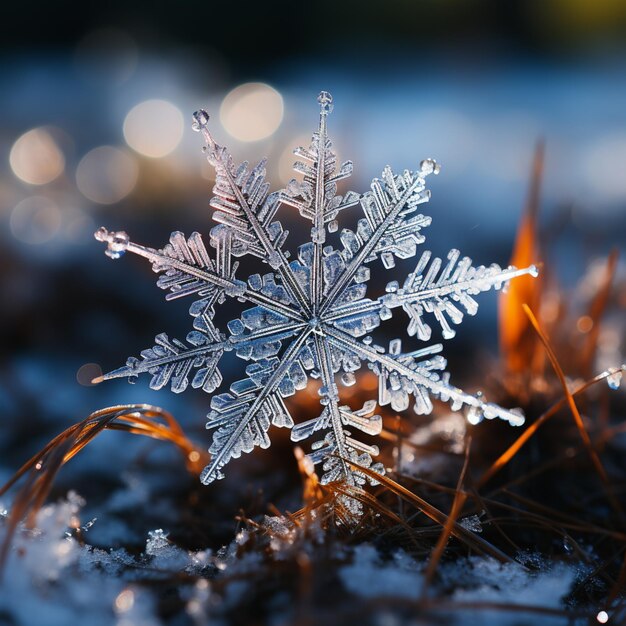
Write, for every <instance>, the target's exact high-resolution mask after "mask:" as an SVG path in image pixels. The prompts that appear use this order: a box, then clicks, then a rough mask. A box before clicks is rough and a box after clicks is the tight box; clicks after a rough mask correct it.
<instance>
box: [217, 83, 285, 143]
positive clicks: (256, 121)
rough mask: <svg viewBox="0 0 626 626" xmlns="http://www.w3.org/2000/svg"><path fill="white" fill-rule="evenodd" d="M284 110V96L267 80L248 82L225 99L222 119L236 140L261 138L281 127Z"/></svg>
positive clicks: (221, 109)
mask: <svg viewBox="0 0 626 626" xmlns="http://www.w3.org/2000/svg"><path fill="white" fill-rule="evenodd" d="M283 113H284V106H283V98H282V96H281V95H280V94H279V93H278V92H277V91H276V90H275V89H274V88H273V87H270V86H269V85H266V84H264V83H246V84H244V85H239V87H236V88H235V89H233V90H232V91H231V92H230V93H229V94H228V95H227V96H226V97H225V98H224V101H223V102H222V106H221V108H220V120H221V122H222V125H223V126H224V128H225V129H226V131H227V132H228V133H229V134H230V135H232V136H233V137H234V138H235V139H238V140H239V141H259V140H260V139H266V138H267V137H269V136H271V135H272V134H274V133H275V132H276V130H278V127H279V126H280V123H281V122H282V120H283Z"/></svg>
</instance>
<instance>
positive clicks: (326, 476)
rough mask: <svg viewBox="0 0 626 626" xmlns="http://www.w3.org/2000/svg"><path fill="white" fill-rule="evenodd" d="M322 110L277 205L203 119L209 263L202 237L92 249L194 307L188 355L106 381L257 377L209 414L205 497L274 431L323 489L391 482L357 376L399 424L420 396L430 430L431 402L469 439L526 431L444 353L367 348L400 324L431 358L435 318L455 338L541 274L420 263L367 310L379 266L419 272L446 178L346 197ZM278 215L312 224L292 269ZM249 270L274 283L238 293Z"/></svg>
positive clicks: (384, 181) (162, 349)
mask: <svg viewBox="0 0 626 626" xmlns="http://www.w3.org/2000/svg"><path fill="white" fill-rule="evenodd" d="M318 102H319V105H320V115H319V127H318V130H317V131H316V132H315V133H314V134H313V137H312V140H311V144H310V145H309V147H308V148H297V149H296V150H295V151H294V153H295V154H296V156H297V157H299V158H300V159H302V160H299V161H297V162H296V163H295V164H294V170H295V171H296V172H299V173H300V174H302V181H301V182H298V181H296V180H292V181H291V182H290V183H289V184H288V185H287V187H286V189H284V190H281V191H278V192H275V193H269V183H267V182H266V181H265V160H262V161H261V162H260V163H259V164H258V165H256V166H255V167H254V168H252V169H250V168H249V167H248V163H247V162H244V163H242V164H241V165H239V166H236V165H235V163H234V162H233V158H232V156H231V155H230V153H229V152H228V151H227V150H226V148H224V147H223V146H220V145H218V144H217V143H216V142H215V140H214V138H213V137H212V135H211V134H210V132H209V130H208V122H209V116H208V115H207V113H206V112H205V111H202V110H201V111H198V112H196V113H195V114H194V125H193V128H194V130H196V131H199V132H200V133H201V134H202V136H203V138H204V140H205V142H206V145H205V146H204V148H203V150H204V152H205V153H206V157H207V159H208V161H209V163H211V165H212V166H213V167H214V168H215V172H216V180H215V186H214V188H213V193H214V194H215V195H214V196H213V198H212V199H211V203H210V204H211V207H212V208H213V219H214V220H215V221H216V222H217V223H218V225H216V226H214V227H213V228H212V229H211V231H210V245H211V247H212V248H213V249H214V254H209V251H208V249H207V246H206V245H205V243H204V241H203V239H202V236H201V235H200V234H199V233H197V232H194V233H192V234H191V236H190V237H185V235H183V233H180V232H174V233H172V235H171V237H170V241H169V244H167V245H166V246H165V247H164V248H162V249H161V250H155V249H153V248H148V247H145V246H142V245H139V244H136V243H133V242H131V241H130V240H129V238H128V235H127V234H126V233H125V232H113V233H111V232H108V231H107V230H106V229H105V228H101V229H99V230H98V231H97V232H96V234H95V236H96V239H98V240H99V241H103V242H106V243H107V244H108V245H107V251H106V253H107V254H108V255H109V256H110V257H112V258H119V257H120V256H122V254H124V252H132V253H134V254H138V255H139V256H142V257H145V258H146V259H148V260H149V261H150V262H151V263H152V268H153V270H154V271H155V272H157V273H159V274H160V277H159V279H158V283H157V284H158V286H159V287H161V288H162V289H164V290H166V291H168V294H167V296H166V299H167V300H173V299H176V298H182V297H185V296H194V297H196V298H197V299H196V300H195V301H194V302H193V304H192V305H191V309H190V313H191V316H192V317H193V328H194V330H192V331H191V332H190V333H189V334H188V335H187V340H186V342H184V341H180V340H178V339H173V338H169V337H168V336H167V335H166V334H160V335H157V337H156V340H155V341H156V345H155V346H153V347H152V348H149V349H147V350H144V351H143V352H142V353H141V358H134V357H131V358H129V359H128V361H127V362H126V365H125V366H124V367H121V368H120V369H117V370H115V371H113V372H110V373H109V374H106V375H105V376H103V377H102V378H103V379H110V378H117V377H128V378H129V380H131V381H134V380H135V379H136V377H137V376H138V375H139V374H142V373H149V374H151V375H152V380H151V382H150V387H151V388H152V389H161V388H162V387H164V386H166V385H169V386H170V387H171V389H172V391H174V392H176V393H179V392H182V391H184V390H185V389H186V388H187V386H188V385H189V383H191V386H192V387H194V388H201V389H203V390H204V391H206V392H207V393H213V392H214V391H215V390H216V389H217V388H218V387H219V386H220V385H221V383H222V375H221V373H220V371H219V369H218V365H219V362H220V359H221V357H222V355H223V354H224V352H227V351H231V350H234V351H235V353H236V355H237V356H238V357H240V358H242V359H244V360H245V361H249V362H250V364H249V365H248V366H247V367H246V370H245V372H246V375H247V376H246V378H244V379H243V380H238V381H236V382H234V383H233V384H232V385H231V386H230V391H229V392H226V393H220V394H218V395H213V397H212V398H211V411H210V413H209V414H208V423H207V428H208V429H210V430H212V431H213V439H212V443H211V447H210V448H209V452H210V453H211V461H210V463H209V465H208V466H207V467H206V468H205V469H204V471H203V473H202V477H201V479H202V482H204V483H205V484H208V483H211V482H212V481H214V480H216V479H220V478H223V472H222V470H223V468H224V466H225V465H226V464H227V463H228V462H229V461H230V460H231V459H233V458H238V457H239V456H240V455H241V454H242V453H243V452H251V451H252V450H253V449H254V448H255V447H256V446H260V447H261V448H267V447H269V445H270V439H269V437H268V430H269V428H270V426H271V425H274V426H279V427H285V428H290V429H291V439H292V440H293V441H294V442H298V441H302V440H305V439H309V438H314V439H316V440H315V441H314V442H313V443H312V444H311V452H310V454H309V455H308V456H309V459H310V460H311V461H312V462H313V463H314V464H320V463H321V464H322V470H323V476H322V482H323V483H327V482H329V481H334V480H344V481H347V482H348V483H349V484H352V485H362V484H364V483H365V482H366V481H367V482H374V481H371V480H370V479H369V478H368V477H367V476H366V475H365V473H363V472H360V471H359V469H358V466H361V467H370V468H371V469H373V470H374V471H375V472H379V473H383V472H384V468H383V466H382V464H381V463H374V461H373V459H372V457H375V456H376V455H377V454H378V448H377V447H376V446H375V445H370V444H368V443H363V442H362V441H359V440H358V439H357V438H355V436H354V435H353V432H354V431H361V432H363V433H365V434H366V435H369V436H375V435H378V434H379V433H380V432H381V429H382V419H381V417H380V416H379V415H376V414H375V408H376V401H374V400H371V401H368V402H366V403H365V404H364V405H363V407H361V408H358V409H353V408H351V407H349V406H347V405H344V404H342V403H341V400H340V394H339V389H338V384H337V382H338V381H336V375H339V373H340V375H339V376H338V378H339V380H340V382H341V384H342V385H345V386H350V385H353V384H355V382H356V378H355V372H356V371H357V370H359V369H360V367H361V364H362V362H365V363H367V365H368V366H369V368H370V369H371V370H372V371H373V372H374V373H375V374H376V375H377V377H378V380H379V393H378V402H379V403H380V405H387V404H390V405H391V407H392V408H393V410H395V411H404V410H405V409H407V408H408V406H409V397H410V396H413V399H414V410H415V412H416V413H418V414H428V413H430V412H431V411H432V409H433V405H432V401H431V398H433V397H435V398H439V399H440V400H443V401H446V402H449V403H450V404H451V407H452V409H453V410H458V409H460V408H462V407H466V410H467V418H468V420H469V421H470V422H472V423H476V422H478V421H480V420H481V419H482V418H483V417H484V418H487V419H492V418H496V417H497V418H500V419H503V420H506V421H507V422H509V423H511V424H514V425H519V424H522V423H523V421H524V418H523V415H522V413H521V411H519V410H518V409H513V410H508V409H504V408H502V407H500V406H498V405H496V404H492V403H487V402H485V400H484V399H483V398H482V396H481V395H480V394H477V395H471V394H468V393H465V392H464V391H462V390H461V389H458V388H457V387H454V386H453V385H451V384H450V382H449V374H448V373H447V372H446V371H445V367H446V360H445V359H444V358H443V356H441V354H440V352H441V351H442V345H441V344H440V343H435V344H433V345H428V346H427V347H422V348H420V349H418V350H413V351H408V352H403V350H402V341H401V339H393V340H392V341H391V342H390V343H389V346H388V348H387V349H386V348H384V347H382V346H380V345H377V344H375V343H373V341H372V337H371V336H370V335H369V333H370V332H371V331H372V330H374V329H375V328H377V327H378V326H379V325H380V323H381V321H383V320H388V319H390V318H391V317H392V313H393V311H394V310H395V309H399V308H402V309H403V310H404V312H405V313H406V315H407V316H408V319H409V322H408V329H407V332H408V334H409V335H410V336H417V338H418V339H419V340H420V341H422V342H428V341H429V340H430V339H431V327H430V326H429V324H428V322H427V321H426V319H425V318H426V317H427V314H428V316H432V317H434V319H435V320H436V322H437V323H438V324H439V326H440V327H441V331H442V336H443V337H444V338H445V339H449V338H451V337H453V336H454V334H455V331H454V330H453V328H452V325H453V324H459V323H460V322H461V321H462V319H463V315H464V312H466V313H468V314H469V315H474V314H475V313H476V310H477V306H478V305H477V303H476V301H475V300H474V297H473V296H474V295H476V294H478V293H479V292H482V291H487V290H489V289H491V288H492V287H493V288H495V289H499V288H501V287H502V286H503V285H504V284H506V283H507V281H509V280H510V279H512V278H514V277H516V276H521V275H523V274H532V275H536V273H537V270H536V268H535V267H534V266H531V267H528V268H526V269H516V268H514V267H508V268H507V269H501V268H500V267H499V266H498V265H495V264H494V265H491V266H489V267H484V266H478V267H474V266H472V262H471V260H470V259H469V258H468V257H461V256H460V253H459V251H458V250H452V251H450V252H449V253H448V256H447V260H446V261H442V260H441V259H439V258H433V257H432V256H431V253H430V252H429V251H424V252H422V253H421V256H420V257H419V260H418V262H417V265H416V266H415V269H414V270H413V272H411V273H410V274H409V275H408V277H407V278H406V279H405V280H404V282H403V283H402V285H400V284H399V283H398V282H397V281H392V282H390V283H389V284H388V285H387V287H386V293H385V295H383V296H381V297H379V298H376V299H369V298H367V297H366V283H367V281H368V279H369V277H370V268H369V265H370V264H371V263H372V262H373V261H375V260H377V259H379V260H380V261H381V262H382V264H383V265H384V267H385V268H386V269H387V270H389V269H391V268H393V267H394V263H395V258H396V257H397V258H399V259H408V258H411V257H413V256H415V255H416V253H417V250H418V245H419V244H422V243H423V242H424V236H423V235H422V232H421V231H422V229H424V228H425V227H427V226H428V225H429V224H430V222H431V218H430V217H428V216H426V215H422V214H421V213H418V212H417V209H418V207H419V205H421V204H423V203H425V202H427V201H428V200H429V198H430V193H429V191H428V190H427V189H426V177H427V176H429V175H430V174H437V173H438V172H439V165H438V164H437V163H436V162H435V161H433V160H432V159H427V160H425V161H422V163H421V164H420V168H419V169H418V170H417V171H414V172H412V171H409V170H405V171H404V172H402V173H401V174H394V173H393V172H392V171H391V169H390V168H389V167H386V168H385V169H384V170H383V173H382V178H381V179H375V180H374V181H373V182H372V184H371V189H370V191H367V192H366V193H364V194H362V195H360V194H357V193H355V192H352V191H349V192H348V193H346V194H345V195H344V196H341V195H338V194H337V183H338V182H339V181H341V180H343V179H345V178H347V177H349V176H350V174H351V173H352V163H351V162H350V161H347V162H345V163H343V164H342V165H341V166H340V167H339V169H337V167H336V156H335V154H334V153H333V151H332V144H331V142H330V140H329V138H328V135H327V121H328V116H329V114H330V113H331V111H332V97H331V96H330V94H329V93H327V92H324V91H323V92H322V93H321V94H320V95H319V98H318ZM284 205H287V206H289V207H293V208H295V209H297V210H298V212H299V213H300V215H301V216H302V218H304V219H306V220H309V221H310V222H311V224H312V227H311V239H310V241H309V242H308V243H306V244H304V245H302V246H300V247H299V248H298V256H297V259H296V260H291V261H290V260H289V257H290V254H289V252H288V251H286V250H285V249H284V247H285V240H286V239H287V234H288V233H287V231H285V230H283V226H282V224H281V223H280V221H278V220H277V219H276V213H277V210H278V209H279V207H281V206H284ZM350 208H358V209H360V210H361V211H362V217H361V218H360V219H359V220H358V224H357V227H356V229H355V230H350V229H347V228H344V229H343V230H342V231H341V233H340V234H339V239H340V244H338V248H337V249H335V248H333V247H332V246H330V245H326V243H325V242H326V239H327V234H328V233H335V232H336V231H337V229H338V223H337V217H338V216H339V214H340V213H342V212H343V211H344V210H347V209H350ZM247 255H251V256H252V257H256V259H257V263H259V264H261V263H263V271H264V272H265V273H263V274H254V275H252V276H250V277H249V278H248V279H247V281H243V280H241V279H239V278H237V266H238V263H237V262H236V261H235V260H234V259H235V258H237V257H243V256H247ZM227 298H233V299H236V300H238V301H239V302H242V303H246V304H250V305H252V306H251V308H247V309H245V310H244V311H243V312H242V313H241V316H240V317H239V318H237V319H234V320H232V321H230V322H228V324H227V326H228V331H229V333H228V335H227V334H225V333H223V332H221V331H220V330H219V329H218V328H217V326H216V325H215V322H214V316H215V309H216V306H217V305H220V304H222V303H223V302H224V301H225V300H226V299H227ZM309 379H316V380H319V390H318V393H319V402H320V405H321V408H320V415H319V416H318V417H316V418H315V419H311V420H309V421H305V422H302V423H298V424H294V419H293V417H292V415H291V414H290V411H289V410H288V407H287V405H286V403H285V398H287V397H289V396H291V395H293V394H295V393H296V391H297V390H301V389H304V388H305V387H306V386H307V384H308V382H309Z"/></svg>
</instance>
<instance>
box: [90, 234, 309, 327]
mask: <svg viewBox="0 0 626 626" xmlns="http://www.w3.org/2000/svg"><path fill="white" fill-rule="evenodd" d="M214 230H215V229H214ZM212 234H215V233H212ZM95 237H96V239H97V240H98V241H102V242H104V243H106V244H107V254H108V255H109V256H110V257H111V258H113V259H117V258H119V257H121V256H122V255H123V254H124V253H125V252H131V253H132V254H136V255H138V256H141V257H144V258H145V259H148V261H150V262H151V263H152V269H153V270H154V271H155V272H157V273H160V272H164V275H163V276H161V278H159V281H158V282H157V285H158V286H159V287H161V288H162V289H168V290H170V293H169V294H168V295H167V296H166V300H173V299H175V298H179V297H182V296H186V295H189V294H193V293H198V294H199V295H205V294H211V293H213V294H215V295H216V296H219V297H220V298H221V296H222V295H224V296H232V297H236V298H239V299H240V300H243V301H247V302H252V303H254V304H258V305H260V306H263V307H266V308H268V309H270V310H272V311H274V312H276V313H279V314H282V315H285V316H287V317H288V318H290V319H293V320H300V321H301V320H302V319H303V318H302V316H301V314H300V312H299V311H298V310H297V309H295V308H294V307H292V306H289V305H287V304H285V303H284V302H281V301H279V300H277V299H276V298H274V297H272V295H268V294H265V293H263V292H261V291H259V290H255V289H251V288H250V287H249V286H247V285H246V283H244V282H243V281H240V280H237V279H235V278H234V271H235V269H236V265H233V269H232V270H231V271H230V272H229V268H230V265H229V264H228V263H227V258H228V257H229V255H230V252H228V251H227V252H223V253H222V254H220V252H221V251H222V250H224V248H223V247H222V246H223V238H222V237H220V238H218V239H217V242H218V243H216V248H217V260H216V263H215V265H216V266H217V268H219V272H218V271H216V270H215V267H214V265H213V262H212V261H211V259H209V257H208V254H207V251H206V248H205V247H204V244H203V243H202V239H201V236H200V235H199V234H198V233H193V234H192V235H191V237H190V238H189V243H188V244H187V248H185V247H183V246H182V242H183V241H184V235H183V234H182V233H178V232H174V233H172V236H171V237H170V243H169V244H168V245H167V246H165V248H163V249H162V250H155V249H154V248H148V247H146V246H142V245H140V244H136V243H133V242H132V241H130V240H129V238H128V235H127V234H126V233H125V232H124V231H119V232H109V231H107V229H106V228H100V229H99V230H98V231H96V234H95ZM213 239H215V237H214V238H213ZM192 241H193V242H194V243H195V244H196V246H197V247H196V248H194V247H193V246H192V244H191V242H192ZM220 244H221V245H220ZM200 245H201V246H202V248H201V249H200ZM227 249H228V246H226V250H227ZM191 250H194V251H196V250H197V253H196V254H198V255H199V256H200V259H198V258H197V257H196V256H195V254H194V256H193V257H191V258H190V256H189V255H188V251H191ZM200 250H201V251H200ZM216 299H217V298H216Z"/></svg>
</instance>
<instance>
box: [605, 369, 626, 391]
mask: <svg viewBox="0 0 626 626" xmlns="http://www.w3.org/2000/svg"><path fill="white" fill-rule="evenodd" d="M607 372H609V375H608V376H607V377H606V384H607V385H608V386H609V387H610V388H611V389H614V390H615V389H619V387H620V385H621V383H622V377H623V372H622V370H621V369H620V368H618V367H610V368H609V369H608V370H607Z"/></svg>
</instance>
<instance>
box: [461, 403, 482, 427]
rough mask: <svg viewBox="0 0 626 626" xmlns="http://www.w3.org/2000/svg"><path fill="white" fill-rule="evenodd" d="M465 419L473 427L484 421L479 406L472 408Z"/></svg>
mask: <svg viewBox="0 0 626 626" xmlns="http://www.w3.org/2000/svg"><path fill="white" fill-rule="evenodd" d="M465 417H466V419H467V421H468V422H469V423H470V424H472V425H476V424H478V423H479V422H481V421H482V419H483V414H482V411H481V410H480V407H477V406H471V407H470V408H469V409H468V410H467V413H466V414H465Z"/></svg>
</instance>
